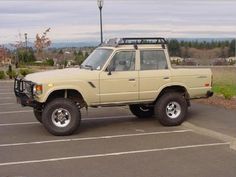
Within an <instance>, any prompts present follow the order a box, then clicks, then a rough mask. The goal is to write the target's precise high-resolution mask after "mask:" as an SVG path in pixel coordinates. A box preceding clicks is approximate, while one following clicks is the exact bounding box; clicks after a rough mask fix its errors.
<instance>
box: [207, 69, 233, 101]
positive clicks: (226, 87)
mask: <svg viewBox="0 0 236 177" xmlns="http://www.w3.org/2000/svg"><path fill="white" fill-rule="evenodd" d="M212 73H213V91H214V92H215V93H216V94H219V95H223V96H224V97H225V99H231V98H232V97H233V96H236V67H219V68H217V67H216V68H212Z"/></svg>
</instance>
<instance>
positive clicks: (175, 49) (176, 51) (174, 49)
mask: <svg viewBox="0 0 236 177" xmlns="http://www.w3.org/2000/svg"><path fill="white" fill-rule="evenodd" d="M169 53H170V56H180V53H181V52H180V45H179V42H178V40H176V39H172V40H170V41H169Z"/></svg>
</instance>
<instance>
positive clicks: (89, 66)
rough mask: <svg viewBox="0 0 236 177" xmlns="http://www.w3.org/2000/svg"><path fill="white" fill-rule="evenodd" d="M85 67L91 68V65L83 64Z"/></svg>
mask: <svg viewBox="0 0 236 177" xmlns="http://www.w3.org/2000/svg"><path fill="white" fill-rule="evenodd" d="M84 66H85V67H86V68H90V69H91V70H93V67H92V66H91V65H84Z"/></svg>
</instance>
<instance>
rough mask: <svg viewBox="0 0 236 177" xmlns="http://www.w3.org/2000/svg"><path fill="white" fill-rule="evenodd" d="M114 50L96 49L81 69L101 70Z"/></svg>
mask: <svg viewBox="0 0 236 177" xmlns="http://www.w3.org/2000/svg"><path fill="white" fill-rule="evenodd" d="M112 52H113V50H112V49H96V50H94V51H93V52H92V53H91V54H90V55H89V56H88V58H86V60H85V61H84V62H83V63H82V64H81V68H88V69H91V70H101V69H102V67H103V65H104V64H105V63H106V61H107V59H108V58H109V57H110V55H111V53H112Z"/></svg>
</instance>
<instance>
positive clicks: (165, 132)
mask: <svg viewBox="0 0 236 177" xmlns="http://www.w3.org/2000/svg"><path fill="white" fill-rule="evenodd" d="M191 131H192V130H175V131H161V132H149V133H135V134H123V135H122V134H120V135H110V136H97V137H86V138H70V139H60V140H48V141H34V142H27V143H12V144H0V147H10V146H23V145H34V144H47V143H59V142H68V141H69V142H71V141H85V140H100V139H111V138H122V137H134V136H147V135H160V134H171V133H185V132H191Z"/></svg>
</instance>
